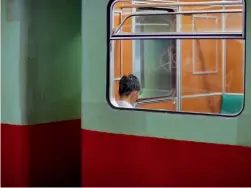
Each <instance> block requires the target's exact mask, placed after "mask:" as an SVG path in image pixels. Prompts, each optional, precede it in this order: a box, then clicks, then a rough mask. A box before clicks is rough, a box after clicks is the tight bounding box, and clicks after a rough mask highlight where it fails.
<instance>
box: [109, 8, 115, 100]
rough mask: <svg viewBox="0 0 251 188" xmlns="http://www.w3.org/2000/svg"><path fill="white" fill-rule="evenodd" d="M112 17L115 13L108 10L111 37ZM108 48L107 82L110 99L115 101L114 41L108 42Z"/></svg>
mask: <svg viewBox="0 0 251 188" xmlns="http://www.w3.org/2000/svg"><path fill="white" fill-rule="evenodd" d="M114 15H115V13H114V12H113V10H112V8H111V10H110V22H112V23H110V35H111V33H112V30H113V28H114V19H113V18H114ZM109 47H110V60H111V62H110V78H109V79H110V80H109V82H110V88H109V89H110V96H111V99H112V100H113V99H115V95H114V85H115V80H114V67H115V65H114V48H115V41H114V40H112V41H111V42H110V45H109Z"/></svg>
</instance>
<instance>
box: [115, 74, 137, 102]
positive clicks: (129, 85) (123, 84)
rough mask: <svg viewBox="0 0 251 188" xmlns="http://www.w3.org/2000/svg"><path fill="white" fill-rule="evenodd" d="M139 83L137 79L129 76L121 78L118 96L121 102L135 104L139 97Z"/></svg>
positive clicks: (131, 75)
mask: <svg viewBox="0 0 251 188" xmlns="http://www.w3.org/2000/svg"><path fill="white" fill-rule="evenodd" d="M140 91H141V88H140V82H139V79H138V78H137V77H136V76H134V75H133V74H130V75H128V76H123V77H122V78H121V79H120V81H119V96H120V98H121V99H122V100H125V101H127V102H130V103H135V102H136V101H137V99H138V97H139V95H140Z"/></svg>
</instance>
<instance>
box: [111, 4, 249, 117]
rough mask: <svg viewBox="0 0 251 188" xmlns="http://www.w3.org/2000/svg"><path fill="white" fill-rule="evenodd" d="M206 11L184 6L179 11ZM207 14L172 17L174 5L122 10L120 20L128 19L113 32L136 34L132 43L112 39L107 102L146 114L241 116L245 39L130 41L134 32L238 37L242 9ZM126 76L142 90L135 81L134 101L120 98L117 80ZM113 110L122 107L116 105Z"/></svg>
mask: <svg viewBox="0 0 251 188" xmlns="http://www.w3.org/2000/svg"><path fill="white" fill-rule="evenodd" d="M204 9H205V7H196V8H195V7H185V8H184V9H183V11H198V10H204ZM206 10H207V11H209V13H201V14H198V13H197V14H187V15H182V14H173V13H174V12H176V11H177V7H172V8H166V7H165V8H161V9H160V8H135V9H133V10H127V11H123V13H122V15H120V16H121V17H122V18H124V19H126V21H125V22H123V19H122V20H121V21H120V22H119V23H117V25H116V24H115V26H114V28H113V30H116V28H118V27H119V25H121V24H122V25H121V29H120V30H119V34H120V35H121V36H123V35H125V36H126V35H127V34H128V33H129V34H135V35H132V39H128V38H127V39H126V40H123V39H120V40H118V39H116V40H111V41H110V44H111V46H112V48H111V54H110V62H109V63H110V70H109V71H110V73H111V72H113V73H114V74H110V87H111V88H109V89H110V98H111V99H114V98H115V101H121V100H123V101H126V102H129V103H130V104H129V106H130V105H131V107H132V108H140V109H145V110H161V111H176V112H190V113H204V114H217V115H222V114H224V115H236V114H238V113H239V112H241V111H242V109H243V104H244V73H245V70H244V67H245V66H244V65H245V39H241V38H238V37H236V38H228V37H225V38H224V39H221V38H212V39H205V38H196V39H191V38H190V39H179V38H176V39H163V38H158V39H152V38H150V37H149V38H148V39H139V38H136V39H133V36H137V34H142V36H145V35H143V34H144V33H146V34H147V35H148V34H152V35H157V34H158V33H182V32H183V33H186V32H190V33H194V35H196V33H199V32H205V33H206V32H209V33H210V32H214V33H215V32H220V33H224V32H226V31H228V32H229V31H234V32H236V33H238V32H239V33H240V35H241V34H242V31H243V30H244V28H243V25H244V24H245V23H243V14H242V13H239V11H240V10H243V7H242V6H225V7H224V10H231V11H233V12H234V11H236V12H235V13H232V12H231V13H224V14H223V13H215V12H214V11H221V10H223V8H222V6H219V7H217V6H213V8H212V7H207V8H206ZM210 11H213V13H210ZM165 13H170V14H165ZM132 14H137V15H136V16H131V15H132ZM143 14H145V15H143ZM146 14H149V15H146ZM115 17H116V15H115ZM115 20H116V18H115ZM156 33H157V34H156ZM115 35H117V34H114V36H115ZM237 35H238V34H237ZM237 35H236V36H237ZM238 36H239V35H238ZM122 38H123V37H122ZM118 57H120V58H118ZM116 67H120V68H117V69H116ZM130 74H133V75H135V76H136V77H137V78H138V80H139V83H140V89H139V87H138V85H137V83H136V82H134V83H133V84H131V85H130V87H131V86H133V87H134V88H135V89H133V92H131V94H130V97H131V98H132V99H133V100H134V101H133V100H132V101H131V100H130V99H128V98H126V97H128V95H121V93H120V89H119V88H121V87H120V84H119V82H120V80H121V78H122V80H123V79H124V78H123V76H124V75H126V76H129V75H130ZM130 80H135V79H134V78H133V77H130V76H129V77H128V80H126V79H125V80H124V82H121V83H126V84H127V85H126V84H125V85H126V86H125V88H126V89H124V90H125V91H128V90H130V87H129V85H128V83H130ZM122 85H123V84H122ZM121 91H122V90H121ZM122 93H123V92H122ZM129 93H130V92H129ZM125 96H126V97H125ZM135 100H136V101H135ZM119 104H121V103H120V102H119ZM126 104H127V103H126ZM114 106H117V107H123V106H119V105H117V104H116V103H114ZM124 107H128V105H125V106H124Z"/></svg>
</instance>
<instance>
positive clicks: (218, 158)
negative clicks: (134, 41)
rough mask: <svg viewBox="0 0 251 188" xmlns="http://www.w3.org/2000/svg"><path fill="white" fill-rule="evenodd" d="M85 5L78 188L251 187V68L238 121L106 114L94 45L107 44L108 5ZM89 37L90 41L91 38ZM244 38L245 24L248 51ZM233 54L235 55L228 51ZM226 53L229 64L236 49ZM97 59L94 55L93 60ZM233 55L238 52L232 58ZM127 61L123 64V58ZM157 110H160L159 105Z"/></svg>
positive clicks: (102, 52) (100, 61) (102, 55)
mask: <svg viewBox="0 0 251 188" xmlns="http://www.w3.org/2000/svg"><path fill="white" fill-rule="evenodd" d="M84 2H85V3H86V5H87V4H88V8H87V7H85V6H84V5H85V4H83V5H82V8H83V14H82V17H83V19H84V18H87V17H88V18H91V19H88V20H86V21H85V22H84V23H83V25H82V29H83V43H84V44H87V45H86V46H84V47H83V57H84V58H85V60H86V61H87V62H89V63H86V64H83V69H82V71H83V75H82V76H83V79H82V80H83V85H84V88H83V90H82V102H83V103H82V105H83V106H82V113H83V121H82V144H83V150H82V157H83V163H82V172H83V173H82V185H83V186H103V185H106V186H237V185H242V186H244V185H245V186H248V185H250V184H251V182H250V179H249V174H250V172H251V171H250V170H251V163H250V160H249V158H250V155H251V150H250V145H251V142H250V141H251V140H250V138H249V136H248V133H247V132H248V131H250V126H249V124H248V120H249V115H250V104H249V99H248V98H249V97H248V96H249V92H250V89H249V86H250V83H249V82H248V77H249V73H248V70H249V68H250V66H249V65H248V64H246V80H247V81H246V85H245V86H246V89H245V94H246V95H245V96H246V98H245V109H244V111H243V113H242V114H241V115H240V116H238V117H236V118H224V117H215V116H201V115H186V114H175V115H174V114H169V113H157V112H155V113H153V112H144V111H128V110H117V109H114V108H111V107H110V106H108V105H107V102H106V97H105V95H106V93H105V89H106V84H107V83H106V81H105V78H106V73H105V71H104V69H106V55H107V54H106V51H107V49H106V47H105V46H103V45H100V44H101V43H105V42H107V36H106V32H107V30H106V28H105V26H106V25H105V24H106V20H105V17H106V15H107V10H105V9H104V8H103V7H106V6H107V3H108V1H102V2H100V4H99V5H97V4H96V3H95V2H94V1H89V0H86V1H84ZM91 9H96V10H97V11H98V12H99V14H96V13H93V12H91V11H90V10H91ZM249 9H250V4H249V3H247V18H248V15H249ZM93 23H99V24H93ZM247 23H248V20H247ZM125 28H126V27H125ZM90 33H91V35H95V36H96V37H95V38H91V37H89V36H90V35H89V34H90ZM249 33H250V26H249V25H248V27H247V46H246V48H247V49H249V45H250V44H249ZM123 42H125V41H123ZM233 43H234V42H232V44H233ZM123 45H124V46H123V47H124V48H127V49H128V50H123V55H124V57H123V60H124V66H125V67H123V68H124V74H127V73H130V71H131V68H130V64H129V65H128V64H126V61H130V60H129V59H131V56H132V55H131V54H128V55H125V53H128V51H130V45H131V44H129V42H127V43H126V44H123ZM229 45H230V44H228V47H229ZM118 46H119V45H118ZM231 47H232V48H234V47H233V46H232V45H231ZM231 47H229V49H228V58H230V59H231V60H232V61H233V63H234V61H235V59H234V57H231V56H230V51H232V50H234V49H231ZM236 48H237V47H236ZM116 50H118V49H117V48H116ZM239 50H241V49H239ZM118 51H119V50H118ZM97 52H99V55H98V56H97V55H96V54H97ZM116 53H119V52H116ZM129 53H130V52H129ZM231 53H232V52H231ZM236 53H239V52H238V51H236ZM240 53H241V52H240ZM126 57H127V58H128V60H126V59H125V58H126ZM249 58H250V54H248V53H247V54H246V60H247V61H248V59H249ZM117 59H119V58H118V57H117ZM93 62H96V63H93ZM126 66H127V67H126ZM231 66H234V65H231ZM117 69H118V70H119V68H117ZM117 69H116V68H115V73H116V75H117V76H119V74H118V72H116V70H117ZM111 71H114V70H111ZM91 72H95V76H94V77H95V79H92V82H91V84H90V81H89V77H90V73H91ZM235 74H237V73H235ZM93 85H95V87H93ZM233 87H236V89H233V90H232V91H233V92H237V91H238V92H242V90H241V89H238V86H233ZM97 88H98V89H97ZM220 88H221V87H219V89H220ZM97 91H98V92H97ZM229 91H230V90H229ZM115 92H116V89H115ZM150 105H152V106H154V105H156V104H150ZM159 105H164V104H163V103H159ZM168 105H170V109H172V108H173V107H172V103H170V102H167V103H166V106H165V108H168V107H167V106H168ZM155 108H158V106H157V107H156V106H155ZM101 112H102V113H101ZM100 122H102V123H101V124H100Z"/></svg>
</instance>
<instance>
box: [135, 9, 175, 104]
mask: <svg viewBox="0 0 251 188" xmlns="http://www.w3.org/2000/svg"><path fill="white" fill-rule="evenodd" d="M136 12H137V13H149V12H158V13H163V12H173V10H172V9H167V10H165V9H161V10H158V9H157V10H155V9H150V10H149V9H137V10H136ZM134 27H135V32H138V33H142V32H166V31H171V32H174V31H175V30H176V15H165V16H163V15H150V16H137V17H135V25H134ZM134 45H135V48H134V50H135V56H134V58H135V59H134V66H135V69H134V73H135V75H137V76H138V77H139V79H140V82H141V86H142V89H143V92H142V95H141V96H140V98H141V99H146V98H156V97H168V96H173V95H175V93H176V92H175V87H176V74H175V73H176V70H175V69H176V67H175V62H176V56H175V54H176V41H175V40H137V41H135V42H134Z"/></svg>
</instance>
